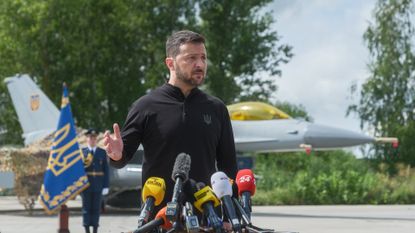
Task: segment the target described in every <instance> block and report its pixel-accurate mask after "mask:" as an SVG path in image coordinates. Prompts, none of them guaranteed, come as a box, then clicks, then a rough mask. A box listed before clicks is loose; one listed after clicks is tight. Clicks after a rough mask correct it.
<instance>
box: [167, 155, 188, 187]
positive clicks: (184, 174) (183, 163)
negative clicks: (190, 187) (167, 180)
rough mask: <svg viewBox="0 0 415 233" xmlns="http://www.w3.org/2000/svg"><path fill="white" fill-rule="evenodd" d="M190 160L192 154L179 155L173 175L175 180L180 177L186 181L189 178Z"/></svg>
mask: <svg viewBox="0 0 415 233" xmlns="http://www.w3.org/2000/svg"><path fill="white" fill-rule="evenodd" d="M190 162H191V159H190V155H188V154H185V153H180V154H179V155H177V157H176V161H175V162H174V166H173V172H172V175H171V178H172V179H173V181H176V179H177V178H178V177H180V178H181V179H182V180H183V182H185V181H186V180H187V179H188V178H189V171H190Z"/></svg>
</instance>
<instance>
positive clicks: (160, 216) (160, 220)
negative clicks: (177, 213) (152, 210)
mask: <svg viewBox="0 0 415 233" xmlns="http://www.w3.org/2000/svg"><path fill="white" fill-rule="evenodd" d="M156 227H161V228H163V229H164V230H169V229H170V228H171V227H172V225H171V223H170V222H169V221H168V220H167V219H166V207H164V208H162V209H161V210H160V211H159V212H158V213H157V215H156V217H155V218H154V219H153V220H151V221H150V222H148V223H146V224H144V225H142V226H140V227H139V228H137V229H136V230H135V231H134V232H133V233H146V232H150V231H152V230H153V229H154V228H156Z"/></svg>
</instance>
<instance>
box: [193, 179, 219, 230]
mask: <svg viewBox="0 0 415 233" xmlns="http://www.w3.org/2000/svg"><path fill="white" fill-rule="evenodd" d="M194 190H195V192H194V197H195V199H196V201H195V202H194V204H193V205H194V206H195V207H196V208H197V209H198V210H199V211H200V212H202V213H203V215H204V216H206V219H207V221H208V226H209V227H212V228H213V230H214V232H216V233H222V232H224V229H223V224H222V221H221V220H220V218H219V217H218V215H217V214H216V212H215V208H214V206H215V207H216V206H219V205H220V201H219V200H218V198H217V197H216V196H215V194H214V193H213V191H212V189H211V188H210V187H209V186H206V185H205V184H204V183H202V182H199V183H197V185H196V187H195V188H194Z"/></svg>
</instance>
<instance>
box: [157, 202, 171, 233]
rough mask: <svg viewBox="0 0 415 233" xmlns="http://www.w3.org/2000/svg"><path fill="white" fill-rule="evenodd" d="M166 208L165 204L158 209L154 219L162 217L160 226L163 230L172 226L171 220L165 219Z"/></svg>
mask: <svg viewBox="0 0 415 233" xmlns="http://www.w3.org/2000/svg"><path fill="white" fill-rule="evenodd" d="M166 209H167V206H165V207H163V208H162V209H161V210H159V212H158V213H157V215H156V217H155V219H158V218H159V219H163V225H161V228H163V229H164V230H169V229H171V228H172V227H173V226H172V224H171V222H170V221H169V220H167V218H166Z"/></svg>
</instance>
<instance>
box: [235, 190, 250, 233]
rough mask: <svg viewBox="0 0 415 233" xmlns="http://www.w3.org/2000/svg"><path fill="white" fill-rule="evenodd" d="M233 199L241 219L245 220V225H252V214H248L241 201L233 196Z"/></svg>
mask: <svg viewBox="0 0 415 233" xmlns="http://www.w3.org/2000/svg"><path fill="white" fill-rule="evenodd" d="M232 200H233V204H235V206H236V210H237V212H238V213H239V217H241V221H242V222H243V224H242V225H243V226H251V225H252V222H251V216H250V215H248V214H247V213H246V211H245V209H244V208H243V207H242V206H241V203H239V201H238V200H237V199H236V198H234V197H232Z"/></svg>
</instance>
